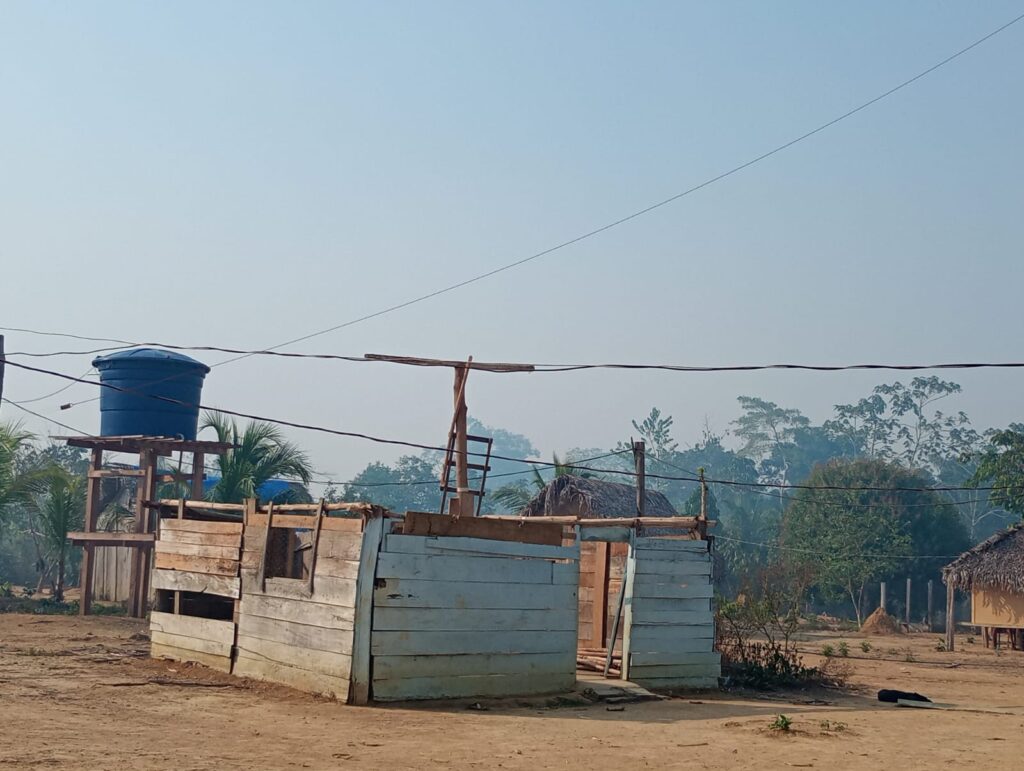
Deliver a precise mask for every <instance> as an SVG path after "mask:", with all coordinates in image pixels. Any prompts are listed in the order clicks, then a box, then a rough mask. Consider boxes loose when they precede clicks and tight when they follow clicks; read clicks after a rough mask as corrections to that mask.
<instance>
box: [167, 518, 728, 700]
mask: <svg viewBox="0 0 1024 771" xmlns="http://www.w3.org/2000/svg"><path fill="white" fill-rule="evenodd" d="M159 507H160V510H161V514H162V516H161V519H160V527H159V531H158V534H157V540H156V544H155V560H154V572H153V586H154V588H155V589H156V590H157V609H156V610H155V612H154V613H153V615H152V618H153V621H152V634H153V637H152V640H153V655H154V656H161V657H167V658H173V659H178V660H185V661H197V662H200V663H203V664H206V665H208V666H213V667H217V668H219V669H222V670H224V671H228V672H233V673H235V674H238V675H243V676H248V677H255V678H261V679H265V680H269V681H273V682H279V683H283V684H286V685H290V686H293V687H296V688H299V689H302V690H305V691H310V692H315V693H321V694H326V695H329V696H333V697H334V698H337V699H340V700H342V701H348V702H351V703H356V704H365V703H367V702H368V701H370V700H371V699H373V700H377V701H392V700H407V699H432V698H435V699H436V698H455V697H489V696H491V697H499V696H513V695H532V694H542V693H553V692H558V691H565V690H568V689H571V688H572V687H573V685H574V683H575V681H576V674H577V658H578V656H579V655H580V648H581V647H583V646H582V643H583V642H584V638H583V637H582V636H581V629H582V626H583V624H584V623H585V622H581V618H582V617H584V606H583V605H582V604H581V602H580V593H581V591H582V589H581V575H582V576H584V577H583V579H582V581H583V582H586V581H587V580H589V579H587V578H586V577H585V576H586V574H581V554H583V553H586V554H593V553H594V552H592V551H591V548H590V544H599V545H600V547H601V548H604V547H608V549H607V551H608V553H609V554H611V551H612V548H613V547H614V549H615V550H616V551H617V552H618V551H621V552H622V554H623V558H622V578H621V581H620V584H619V585H620V586H621V587H622V591H616V586H615V585H613V584H610V583H608V582H606V583H605V587H606V589H607V590H608V592H609V594H611V595H613V596H614V597H615V598H616V600H615V603H617V604H615V606H614V607H613V608H612V611H611V612H612V613H613V614H616V613H617V614H618V615H619V617H620V629H621V634H620V635H618V636H617V637H618V639H620V643H619V645H618V647H617V653H618V656H619V657H620V658H619V661H620V662H621V674H622V676H623V677H625V678H629V679H630V680H632V681H634V682H638V683H640V684H646V685H648V686H650V687H664V688H668V687H678V686H690V687H710V686H714V685H716V684H717V677H718V673H719V669H718V655H717V654H716V653H714V651H713V646H714V639H713V638H714V633H713V630H714V624H713V620H712V615H711V609H710V602H711V600H710V597H711V583H710V570H711V560H710V555H709V552H708V541H707V540H704V539H700V538H698V535H699V534H700V526H699V523H698V522H696V521H695V520H694V519H692V518H684V517H672V518H645V519H643V520H640V519H635V518H634V519H630V520H625V519H601V520H594V519H587V518H580V517H543V516H542V517H536V518H520V517H507V518H502V517H464V518H458V517H451V516H448V515H439V514H422V513H416V512H409V513H406V514H404V515H395V514H392V513H391V512H387V511H385V510H382V509H380V508H377V507H374V506H370V505H366V504H323V503H321V504H298V505H282V506H272V505H271V506H257V505H256V504H255V502H252V501H250V502H248V503H247V504H245V505H234V504H209V503H206V502H203V501H162V502H160V504H159ZM669 520H671V521H669ZM652 526H658V527H664V528H670V530H666V532H668V533H671V535H668V536H659V535H655V534H654V533H656V532H661V531H654V530H651V527H652ZM648 533H650V534H648ZM609 575H610V571H609ZM583 588H587V589H593V587H583ZM591 596H592V593H591ZM619 598H621V600H620V599H619ZM587 623H590V624H591V626H592V625H593V621H592V616H591V617H590V621H589V622H587ZM587 642H592V641H589V640H588V641H587ZM591 647H593V646H591ZM612 647H613V648H615V646H612Z"/></svg>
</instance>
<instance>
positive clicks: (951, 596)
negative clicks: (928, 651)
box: [946, 581, 956, 651]
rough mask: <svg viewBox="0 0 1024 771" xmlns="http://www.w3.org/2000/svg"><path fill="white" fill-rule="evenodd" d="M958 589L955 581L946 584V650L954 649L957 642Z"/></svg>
mask: <svg viewBox="0 0 1024 771" xmlns="http://www.w3.org/2000/svg"><path fill="white" fill-rule="evenodd" d="M955 615H956V589H954V588H953V582H952V581H950V582H949V583H947V584H946V650H947V651H952V650H953V646H954V644H955V643H956V640H955V639H954V637H955V635H954V629H955V628H956V619H955V618H954V616H955Z"/></svg>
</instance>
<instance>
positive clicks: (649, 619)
mask: <svg viewBox="0 0 1024 771" xmlns="http://www.w3.org/2000/svg"><path fill="white" fill-rule="evenodd" d="M633 624H634V626H635V625H637V624H650V625H654V626H658V625H668V626H692V625H694V624H703V625H705V626H710V627H714V625H715V614H714V613H713V612H712V611H711V609H710V608H708V609H707V610H648V609H646V608H638V607H637V606H636V605H634V606H633Z"/></svg>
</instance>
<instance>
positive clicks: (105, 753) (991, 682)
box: [0, 614, 1024, 771]
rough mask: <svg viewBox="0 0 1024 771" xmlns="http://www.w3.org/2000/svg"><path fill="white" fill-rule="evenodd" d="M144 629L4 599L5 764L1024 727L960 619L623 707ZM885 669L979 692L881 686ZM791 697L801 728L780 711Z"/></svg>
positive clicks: (626, 755) (609, 746)
mask: <svg viewBox="0 0 1024 771" xmlns="http://www.w3.org/2000/svg"><path fill="white" fill-rule="evenodd" d="M145 633H146V627H145V625H144V624H141V623H139V622H137V621H132V620H128V619H124V618H111V617H93V618H87V619H80V618H75V617H40V616H31V615H17V614H8V615H0V768H3V767H10V768H48V769H49V768H55V769H64V768H66V769H71V768H74V769H119V770H122V769H162V768H167V769H171V768H173V769H177V770H178V771H185V770H186V769H218V770H220V771H222V770H223V769H231V768H246V769H250V768H266V769H277V768H284V769H287V768H313V769H321V768H323V769H326V768H347V767H351V768H386V769H423V768H432V767H437V768H442V767H443V768H508V769H518V768H523V769H526V768H529V769H539V768H545V769H546V768H557V769H564V768H582V767H586V768H588V769H615V770H616V771H622V769H635V768H642V767H649V768H713V769H718V768H723V769H724V768H728V769H744V768H758V769H776V768H778V769H785V768H827V769H832V770H833V771H835V770H836V769H860V768H864V769H868V768H870V769H877V768H895V767H898V768H900V769H912V768H929V769H935V768H942V767H949V766H953V765H959V764H970V765H972V766H973V767H975V768H995V767H997V765H1000V764H1002V765H1006V766H1011V765H1015V764H1016V763H1018V762H1019V758H1020V752H1021V750H1022V745H1024V741H1022V737H1024V734H1022V731H1021V729H1022V728H1024V653H1018V652H1010V651H1006V652H1000V653H996V652H994V651H991V650H988V651H986V650H984V648H982V646H981V642H980V640H979V641H976V642H975V643H974V644H967V642H966V638H963V637H961V638H959V640H958V642H959V643H960V650H957V651H956V652H955V653H945V652H938V651H936V650H935V645H936V642H937V640H938V639H939V636H938V635H913V636H898V637H873V638H864V637H861V636H859V635H855V634H846V635H842V636H838V635H835V634H826V633H822V634H813V635H808V637H807V638H806V640H805V641H804V642H802V643H801V646H802V647H804V648H805V649H806V650H807V651H814V652H820V650H821V648H822V646H823V645H824V644H831V645H833V647H835V648H838V644H839V641H840V640H845V641H846V642H847V643H848V646H849V658H848V659H847V660H846V661H847V663H848V664H849V666H850V667H851V669H852V673H851V677H850V681H851V684H852V691H851V692H849V693H836V692H832V691H827V692H817V693H813V694H807V693H789V694H774V695H771V696H758V697H755V696H752V695H749V694H748V695H742V696H738V695H735V694H725V693H703V694H690V695H687V696H684V697H681V698H673V699H670V700H667V701H660V702H647V703H640V704H628V705H625V706H624V707H623V708H621V711H618V710H619V709H620V708H619V707H612V708H611V709H613V710H616V711H610V709H609V707H608V706H606V705H604V704H594V705H588V706H577V705H573V704H570V705H564V704H562V705H548V704H547V703H546V702H545V701H544V700H539V701H535V702H533V703H531V704H529V705H527V706H524V705H523V704H522V703H517V702H504V703H499V702H488V703H487V704H486V705H485V706H486V707H487V709H486V710H471V709H467V704H466V703H464V702H463V703H451V704H444V705H432V706H413V707H410V706H402V707H347V706H344V705H342V704H337V703H333V702H330V701H326V700H323V699H320V698H316V697H312V696H308V695H305V694H302V693H299V692H297V691H292V690H290V689H287V688H283V687H278V686H272V685H267V684H263V683H256V682H252V681H247V680H241V679H237V678H232V677H230V676H227V675H220V674H218V673H214V672H210V671H208V670H205V669H203V668H202V667H198V666H188V665H182V664H179V663H174V662H164V661H153V660H150V659H148V658H147V657H146V652H147V649H148V640H147V639H146V635H145ZM864 639H868V640H869V641H870V645H871V650H870V651H867V652H865V651H863V650H862V649H861V641H862V640H864ZM817 658H818V657H817V656H816V655H808V657H807V659H808V661H816V660H817ZM951 665H956V666H953V667H951ZM880 687H889V688H900V689H904V690H916V691H919V692H920V693H922V694H925V695H927V696H929V697H930V698H932V699H933V700H935V701H940V702H952V703H955V704H957V705H960V706H962V707H964V708H967V710H966V711H938V710H916V709H901V708H896V707H894V706H891V705H886V704H880V703H878V702H877V701H876V700H875V692H876V691H877V689H878V688H880ZM970 710H973V711H970ZM779 714H785V715H787V716H788V717H789V718H791V719H792V730H791V731H789V732H788V733H786V732H780V731H777V730H771V729H769V728H768V725H769V723H770V722H772V721H773V720H774V719H775V718H776V716H777V715H779ZM823 721H829V722H828V723H827V724H826V723H823Z"/></svg>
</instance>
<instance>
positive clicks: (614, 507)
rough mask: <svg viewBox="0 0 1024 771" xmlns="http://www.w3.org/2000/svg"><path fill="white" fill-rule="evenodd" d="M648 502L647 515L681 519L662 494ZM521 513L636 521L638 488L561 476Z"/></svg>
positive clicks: (655, 494) (648, 495)
mask: <svg viewBox="0 0 1024 771" xmlns="http://www.w3.org/2000/svg"><path fill="white" fill-rule="evenodd" d="M644 501H645V509H644V514H645V515H646V516H648V517H677V516H679V512H678V511H676V510H675V508H673V506H672V504H671V503H669V502H668V498H666V497H665V496H664V495H662V494H661V493H659V492H654V491H652V490H647V491H646V494H645V496H644ZM521 513H522V516H524V517H539V516H561V517H565V516H570V517H594V518H603V519H610V518H613V517H633V516H636V488H635V487H632V486H630V485H620V484H619V483H617V482H606V481H604V480H603V479H588V478H585V477H577V476H572V475H565V476H560V477H556V478H555V479H554V480H553V481H551V482H550V483H549V484H548V485H547V486H546V487H545V488H544V489H543V490H541V491H540V492H539V493H537V495H535V496H534V497H533V499H532V500H531V501H530V502H529V503H528V504H526V508H525V509H523V511H522V512H521Z"/></svg>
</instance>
